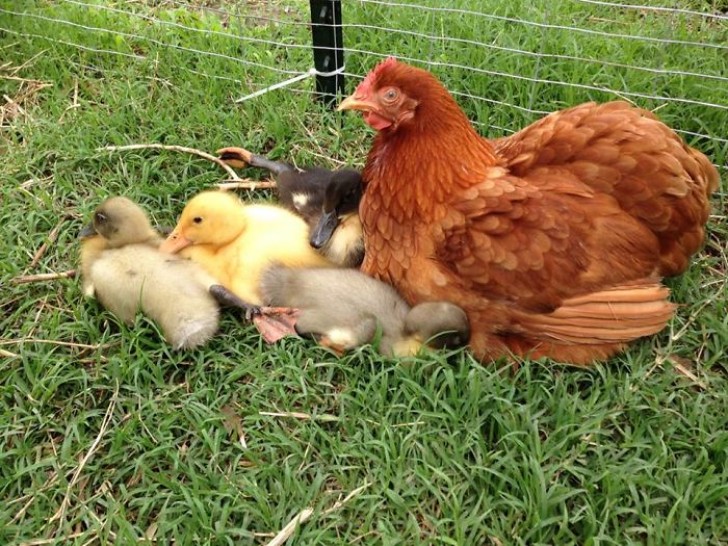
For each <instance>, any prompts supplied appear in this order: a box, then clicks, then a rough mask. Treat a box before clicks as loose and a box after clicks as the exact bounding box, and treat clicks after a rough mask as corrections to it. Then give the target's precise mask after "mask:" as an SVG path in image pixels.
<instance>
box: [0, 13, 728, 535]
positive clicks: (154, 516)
mask: <svg viewBox="0 0 728 546" xmlns="http://www.w3.org/2000/svg"><path fill="white" fill-rule="evenodd" d="M88 3H92V4H94V5H95V7H94V6H89V5H87V4H88ZM197 3H198V4H200V5H204V6H206V9H204V10H202V9H199V10H198V9H190V7H189V6H186V5H184V4H183V3H180V2H172V1H151V0H146V1H143V2H142V1H135V2H126V1H107V2H103V3H101V2H87V3H86V4H84V3H82V2H76V1H70V0H65V1H50V0H24V1H21V0H10V1H4V2H0V97H3V100H2V101H0V105H2V115H1V116H0V119H1V121H2V124H1V125H2V128H1V132H0V157H1V158H2V159H1V160H0V220H1V223H2V225H3V230H2V231H3V235H2V237H1V238H0V256H2V260H1V261H0V291H1V294H2V295H1V297H0V306H1V309H2V313H1V314H0V351H1V352H0V434H1V438H2V440H1V443H0V501H1V502H0V544H15V545H20V544H26V545H31V544H35V545H39V544H56V543H57V544H78V545H87V544H137V543H149V544H152V543H155V542H156V543H159V544H169V543H172V542H173V541H174V543H176V544H195V545H197V544H265V543H267V542H268V541H269V540H271V538H272V537H273V536H274V535H275V534H276V533H277V532H278V531H279V530H280V529H282V528H283V527H284V526H285V525H286V524H287V523H288V522H289V521H290V520H291V519H292V518H294V517H295V516H296V515H297V514H298V513H299V512H301V511H302V510H304V509H305V508H307V507H311V508H312V509H313V514H312V515H311V518H310V519H309V520H308V521H307V522H305V523H302V524H301V525H300V526H299V528H298V529H297V530H296V532H295V534H294V535H293V538H292V539H291V543H295V544H302V545H303V544H305V545H310V544H352V543H353V544H392V545H394V544H407V545H410V544H412V545H414V544H451V545H455V544H458V545H459V544H463V545H481V544H483V545H485V544H492V545H495V546H500V545H506V544H524V545H526V544H528V545H531V544H580V545H581V544H595V545H596V544H615V545H624V544H631V543H634V544H654V545H667V544H712V545H719V544H726V543H728V502H726V498H728V467H727V461H728V381H727V380H726V374H727V373H728V357H727V356H726V351H727V350H728V312H727V308H728V290H726V275H727V274H728V254H727V251H726V240H727V238H728V219H727V217H726V192H725V186H723V187H722V188H721V190H720V191H719V192H718V193H717V194H716V196H715V198H714V215H713V216H712V218H711V221H710V224H709V236H708V241H707V243H706V247H705V249H704V250H703V251H702V252H701V253H700V254H699V255H697V256H696V257H695V260H694V265H693V266H692V268H691V269H690V270H689V271H688V272H687V273H686V274H685V275H683V276H681V277H679V278H676V279H670V280H669V281H668V283H669V285H670V287H671V289H672V293H673V299H674V301H676V302H679V303H680V304H681V306H680V308H679V310H678V313H677V316H676V317H675V319H674V320H673V321H672V323H671V325H670V326H669V328H667V329H666V330H665V331H664V332H663V333H661V334H660V335H658V336H655V337H653V338H650V339H647V340H644V341H641V342H639V343H636V344H634V345H633V346H632V347H631V348H630V350H629V351H627V352H626V353H625V354H623V355H621V356H619V357H617V358H615V359H613V360H612V361H610V362H608V363H605V364H604V365H599V366H595V367H594V368H593V369H589V370H574V369H571V368H568V367H565V366H562V365H558V364H554V363H549V362H533V363H528V364H527V365H524V366H521V368H520V369H519V370H518V371H517V372H512V371H511V370H510V369H508V368H507V367H506V366H504V365H497V364H494V365H482V364H480V363H477V362H475V361H474V360H473V359H472V358H471V357H470V356H469V355H468V354H467V352H464V351H461V352H456V353H453V354H450V355H442V354H441V355H431V356H424V357H421V358H417V359H411V360H407V361H401V362H397V361H394V360H389V359H384V358H382V357H380V356H378V355H377V354H376V353H375V352H374V351H373V350H372V349H371V348H369V347H365V348H362V349H361V350H360V351H358V352H356V353H354V354H351V355H348V356H346V357H344V358H341V359H337V358H334V357H333V356H332V355H331V354H330V353H328V352H326V351H325V350H323V349H320V348H317V347H315V346H313V345H312V344H311V343H308V342H305V341H301V340H295V339H287V340H284V341H283V342H281V343H280V344H278V345H275V346H265V345H264V344H263V343H262V342H261V341H260V340H259V338H258V336H257V335H256V333H255V332H254V331H253V329H252V328H251V327H249V326H246V325H243V324H241V323H240V321H239V320H238V318H237V317H235V316H234V315H232V314H230V315H226V316H225V318H224V321H223V325H222V332H221V334H220V335H219V336H217V337H216V338H215V339H214V340H213V341H212V342H211V343H210V344H209V345H207V346H206V347H205V348H204V349H201V350H197V351H192V352H187V353H175V352H172V351H170V350H169V348H168V347H166V346H164V345H163V344H162V343H161V342H160V337H159V333H158V332H157V331H156V330H155V327H154V325H153V324H151V323H150V322H148V321H147V320H145V319H144V318H142V317H139V319H138V321H137V323H136V324H135V325H134V326H133V327H126V326H124V325H121V324H119V323H117V322H116V321H115V320H114V318H113V317H112V316H111V315H110V314H108V313H106V312H104V311H103V310H102V309H101V307H100V306H99V305H97V304H96V303H94V302H92V301H87V300H85V299H84V298H83V296H82V294H81V290H80V283H79V281H78V279H76V278H71V277H69V278H62V279H57V280H52V281H45V282H43V281H41V282H33V283H27V284H17V283H13V282H11V279H14V278H16V277H18V276H21V275H27V274H42V273H49V272H61V271H66V270H69V269H72V268H74V267H75V266H76V260H77V234H78V232H79V230H80V228H81V226H82V224H83V223H84V221H85V220H87V219H88V218H89V215H90V213H91V211H92V210H93V208H94V207H95V206H96V205H97V204H98V203H99V202H100V201H101V200H102V199H104V198H105V197H107V196H109V195H113V194H124V195H127V196H129V197H130V198H132V199H135V200H137V201H139V202H140V203H142V204H143V205H144V207H145V208H146V209H147V210H149V211H150V212H151V213H152V214H153V216H154V219H155V221H157V222H159V223H160V224H172V223H173V222H174V220H175V218H176V216H177V215H178V214H179V212H180V211H181V209H182V206H183V204H184V202H185V201H186V200H187V199H188V198H189V197H190V196H192V195H194V194H195V193H197V192H199V191H200V190H202V189H204V188H209V187H210V186H212V185H213V184H215V183H217V182H220V181H221V179H222V178H223V176H224V173H222V171H220V170H219V169H218V168H217V167H215V166H214V165H213V164H211V163H209V162H206V161H204V160H201V159H200V158H196V157H193V156H190V155H187V154H181V153H175V152H159V151H136V152H127V153H109V152H100V151H98V150H97V149H98V148H99V147H103V146H107V145H123V144H134V143H163V144H169V145H183V146H191V147H194V148H197V149H200V150H204V151H208V152H210V151H214V150H215V149H217V148H219V147H222V146H229V145H236V144H239V145H244V146H246V147H248V148H250V149H253V150H259V151H262V152H265V153H267V154H269V155H271V156H273V157H282V158H292V159H294V160H296V161H298V162H300V163H301V164H312V163H321V164H324V165H328V166H331V165H337V164H339V163H340V162H344V163H348V164H353V165H361V164H362V163H363V160H364V158H365V155H366V151H367V150H368V147H369V145H370V142H371V136H372V133H371V132H370V131H369V130H368V129H366V128H365V126H364V124H363V122H362V121H361V120H360V119H359V116H352V115H344V116H342V115H339V114H337V113H333V112H330V111H328V110H327V109H325V108H323V107H321V106H319V105H318V104H317V103H316V102H314V101H312V100H311V95H310V93H309V92H308V91H309V90H310V89H311V85H312V84H311V82H300V83H297V84H295V85H294V86H292V87H291V88H289V89H287V90H278V91H273V92H270V93H268V94H266V95H264V96H261V97H258V98H255V99H252V100H249V101H247V102H245V103H243V104H235V103H234V102H233V101H234V99H235V98H237V97H240V96H243V95H245V94H247V93H250V92H252V91H254V90H256V89H259V88H261V87H264V86H266V85H270V84H273V83H276V82H279V81H281V80H283V79H285V78H287V77H290V75H287V74H285V73H277V72H274V71H272V70H270V69H269V68H268V67H271V66H274V67H276V68H278V69H279V70H283V71H293V72H300V71H304V70H306V69H308V67H310V66H311V65H312V61H311V55H310V49H309V48H308V46H307V44H308V43H309V29H308V27H307V26H306V25H305V22H306V21H307V20H308V3H307V2H304V1H302V0H287V1H283V0H277V1H271V2H255V1H242V0H238V1H237V2H227V3H223V2H215V1H213V2H197ZM402 3H403V4H404V3H405V2H402ZM344 4H345V6H344V7H345V17H346V19H345V21H346V22H347V24H348V25H349V26H348V27H347V28H346V29H345V40H346V45H347V47H348V48H350V50H351V51H350V54H349V55H348V56H347V72H349V73H352V74H355V75H358V76H361V75H363V74H364V73H365V72H366V71H367V70H368V69H369V68H371V66H373V64H374V63H375V62H376V60H377V59H378V58H379V57H378V56H377V55H385V54H387V53H394V54H397V55H398V56H401V57H404V58H413V59H424V60H427V61H430V62H431V63H434V64H430V65H429V66H431V68H432V69H433V71H435V72H436V73H437V74H438V75H439V76H440V77H441V78H442V79H443V81H445V83H446V85H447V86H448V87H449V88H450V89H452V90H453V91H454V92H455V93H457V97H458V98H459V100H460V101H461V103H462V104H463V106H464V108H466V110H467V111H468V113H469V114H470V115H471V117H472V118H473V119H477V120H479V122H480V125H479V127H480V128H481V129H482V130H483V131H487V132H488V133H489V134H492V135H493V136H498V135H500V134H503V133H505V132H507V131H512V130H515V129H517V128H519V127H522V126H523V125H524V124H526V123H528V122H531V121H533V120H535V119H537V118H538V117H539V116H540V115H541V114H540V112H548V111H553V110H556V109H559V108H563V107H565V106H568V105H572V104H576V103H578V102H582V101H585V100H608V99H613V98H616V96H617V95H616V94H615V93H613V92H610V91H604V89H613V90H617V91H619V94H621V95H622V96H624V97H626V98H629V99H630V100H633V101H635V102H637V103H638V104H640V105H641V106H644V107H647V108H655V109H656V108H659V110H658V111H659V114H660V116H661V117H663V119H665V121H667V122H668V123H670V124H671V125H672V126H674V127H676V128H677V129H679V130H681V131H684V134H685V136H686V138H687V139H688V140H689V141H690V142H691V143H692V144H693V145H695V146H698V147H700V148H701V149H702V150H703V151H705V152H706V153H707V154H709V156H710V157H711V159H712V160H713V161H714V162H715V163H716V164H718V165H725V163H726V159H727V156H728V140H726V136H727V135H728V130H727V128H728V109H726V108H725V107H724V106H725V105H728V85H726V78H728V55H727V54H726V50H725V49H720V48H710V47H697V46H694V45H690V42H704V43H712V44H728V20H725V19H723V20H719V19H707V18H700V17H695V16H691V15H689V14H673V13H665V12H659V11H655V12H652V11H646V10H630V9H624V10H619V9H616V10H615V9H614V8H611V7H608V6H600V5H593V4H588V3H584V2H574V1H572V0H554V1H549V0H529V1H528V2H526V1H525V0H515V1H513V2H496V1H495V0H481V1H480V2H468V1H466V0H456V1H454V2H452V3H448V5H451V6H453V7H459V8H462V9H468V8H469V9H476V8H473V6H477V10H478V11H483V12H486V13H489V14H492V15H496V16H497V18H495V19H493V18H487V19H486V18H482V17H477V16H473V15H472V14H468V13H455V14H452V13H444V12H441V11H438V10H436V9H429V10H419V11H417V12H413V10H412V9H411V8H410V7H408V6H406V5H404V6H400V7H391V6H384V5H382V4H380V3H370V2H367V3H363V2H355V1H354V0H347V1H346V2H345V3H344ZM420 4H426V5H427V6H429V7H431V8H437V7H438V6H442V5H443V4H442V3H440V2H436V1H434V0H422V1H421V2H420ZM673 4H675V5H679V7H681V8H683V9H687V10H690V9H692V10H705V11H710V10H715V9H720V8H721V5H720V2H717V1H707V0H691V1H688V0H681V1H679V2H673ZM222 5H224V9H223V8H221V6H222ZM722 9H724V10H725V4H724V3H723V7H722ZM226 13H231V14H234V15H236V16H235V17H227V16H226V15H225V14H226ZM237 15H239V17H238V16H237ZM255 16H261V17H262V18H256V17H255ZM152 19H153V20H152ZM514 19H525V20H529V21H536V22H541V23H545V22H547V23H548V24H549V25H553V26H550V27H544V26H534V25H531V26H529V25H524V24H521V23H518V22H517V21H514ZM564 26H566V27H569V26H576V27H579V28H588V29H590V30H591V31H592V32H591V33H582V32H577V31H573V30H568V29H563V28H557V27H564ZM381 27H387V28H390V29H391V28H396V29H401V30H404V31H405V32H392V31H386V30H385V31H383V30H381ZM98 29H102V30H98ZM103 29H106V30H103ZM202 31H204V32H202ZM601 33H612V34H614V33H618V34H640V35H642V36H643V37H645V39H643V40H630V39H627V38H624V39H612V38H609V37H607V36H605V35H604V34H601ZM231 36H236V37H237V38H235V37H231ZM446 37H447V38H450V39H446ZM451 38H456V39H457V40H458V41H453V40H452V39H451ZM665 39H669V40H673V41H674V42H675V43H672V42H669V43H668V42H665V41H664V40H665ZM661 40H662V41H661ZM473 41H478V42H483V43H485V44H488V46H487V47H486V46H484V45H480V46H478V45H477V44H473V43H472V42H473ZM296 46H305V47H296ZM514 50H521V51H527V52H540V53H542V54H544V55H529V54H526V53H518V52H514ZM575 58H576V60H575ZM584 59H587V60H584ZM595 60H596V61H607V63H604V62H594V61H595ZM452 65H459V66H460V67H458V66H452ZM635 66H636V67H637V68H634V67H635ZM466 67H474V68H476V69H477V70H476V71H473V70H470V69H467V68H466ZM630 67H631V68H630ZM645 67H647V68H649V70H644V68H645ZM670 72H672V74H670ZM676 72H679V74H677V73H676ZM700 74H702V75H704V76H703V77H700V76H699V75H700ZM523 77H526V79H524V78H523ZM354 81H356V80H355V78H349V85H350V88H351V85H352V83H353V82H354ZM553 82H556V83H553ZM478 97H480V98H478ZM664 97H672V98H674V99H678V100H673V101H667V100H665V99H664ZM725 172H726V171H725V169H723V170H721V173H722V174H725ZM243 174H244V175H249V176H251V177H258V176H260V175H261V173H259V172H255V171H250V172H247V173H243ZM248 197H250V198H251V199H266V198H269V194H267V193H265V192H261V191H258V192H255V193H254V194H250V195H249V196H248ZM51 233H52V234H53V237H50V234H51ZM44 245H45V250H44V251H42V252H39V250H40V249H41V248H42V247H43V246H44ZM36 256H37V257H36ZM351 492H355V494H354V495H353V496H352V497H351V498H349V499H348V500H347V502H346V503H345V504H343V506H336V505H335V503H336V502H337V501H341V500H343V499H344V498H345V497H346V496H347V495H348V494H349V493H351Z"/></svg>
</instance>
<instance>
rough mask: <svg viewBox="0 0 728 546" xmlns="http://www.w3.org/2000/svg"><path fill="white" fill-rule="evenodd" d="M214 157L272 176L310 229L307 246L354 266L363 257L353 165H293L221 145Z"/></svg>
mask: <svg viewBox="0 0 728 546" xmlns="http://www.w3.org/2000/svg"><path fill="white" fill-rule="evenodd" d="M217 154H218V156H219V157H220V159H222V160H223V161H225V162H226V163H227V164H228V165H230V166H231V167H234V168H237V169H240V168H243V167H246V166H248V165H249V166H252V167H259V168H262V169H267V170H268V171H270V172H271V173H272V174H273V177H274V178H275V180H276V186H277V189H278V199H279V201H280V203H281V205H283V206H284V207H286V208H287V209H289V210H292V211H293V212H295V213H296V214H298V215H299V216H301V217H302V218H303V219H304V220H305V221H306V223H307V224H308V225H309V228H310V230H311V238H310V243H311V245H312V246H313V247H314V248H316V249H318V250H319V251H320V252H321V253H322V254H323V255H324V256H326V257H327V258H328V259H329V260H331V261H332V262H334V263H335V264H337V265H341V266H344V267H356V266H358V265H360V264H361V262H362V260H363V259H364V238H363V232H362V227H361V222H360V221H359V201H360V200H361V196H362V179H361V174H360V173H359V172H358V171H355V170H354V169H339V170H335V171H332V170H329V169H324V168H322V167H308V168H306V169H302V170H300V169H297V168H296V167H294V166H293V165H291V164H289V163H284V162H279V161H273V160H270V159H268V158H266V157H263V156H260V155H257V154H253V153H251V152H249V151H248V150H246V149H244V148H235V147H230V148H222V149H220V150H218V151H217Z"/></svg>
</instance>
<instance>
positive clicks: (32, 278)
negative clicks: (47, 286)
mask: <svg viewBox="0 0 728 546" xmlns="http://www.w3.org/2000/svg"><path fill="white" fill-rule="evenodd" d="M75 275H76V270H75V269H69V270H68V271H61V272H59V273H39V274H37V275H20V276H19V277H14V278H12V279H10V282H11V283H12V284H28V283H31V282H45V281H55V280H57V279H67V278H69V277H74V276H75Z"/></svg>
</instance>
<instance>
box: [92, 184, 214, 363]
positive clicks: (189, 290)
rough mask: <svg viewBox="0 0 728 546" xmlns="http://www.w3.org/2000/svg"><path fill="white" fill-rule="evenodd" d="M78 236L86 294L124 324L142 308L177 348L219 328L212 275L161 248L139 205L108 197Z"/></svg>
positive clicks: (190, 345) (194, 343)
mask: <svg viewBox="0 0 728 546" xmlns="http://www.w3.org/2000/svg"><path fill="white" fill-rule="evenodd" d="M81 237H82V238H83V240H82V242H81V273H82V277H83V281H82V282H83V292H84V295H86V296H89V297H93V296H95V297H96V298H97V299H98V300H99V301H100V302H101V304H102V305H103V306H104V307H106V308H107V309H108V310H109V311H111V312H112V313H113V314H114V315H116V316H117V317H118V318H119V319H121V320H122V321H124V322H126V323H127V324H131V323H133V321H134V318H135V317H136V314H137V313H138V312H139V311H142V312H143V313H144V314H145V315H147V316H148V317H150V318H151V319H153V320H154V321H155V322H156V323H157V324H158V325H159V327H160V328H161V330H162V332H163V334H164V337H165V339H166V340H167V341H168V342H169V343H170V344H171V345H172V346H173V347H174V348H175V349H189V348H193V347H196V346H199V345H202V344H203V343H205V342H206V341H207V340H208V339H210V338H211V337H212V336H213V334H214V333H215V332H216V331H217V328H218V322H219V308H218V304H217V302H216V300H215V298H214V297H213V296H212V295H211V294H210V293H209V292H208V289H209V288H210V287H211V286H212V285H214V284H215V283H216V281H215V280H214V279H213V278H212V277H211V276H210V275H208V274H207V273H206V272H205V271H204V270H203V269H202V268H201V267H199V266H198V265H197V264H195V263H192V262H189V261H187V260H182V259H179V258H176V257H173V256H169V255H167V254H162V253H161V252H159V250H158V249H157V247H158V246H159V244H160V242H161V239H160V237H159V235H158V234H157V233H156V232H155V231H154V229H153V228H152V226H151V224H150V223H149V219H148V218H147V216H146V214H145V213H144V211H143V210H142V209H141V208H140V207H139V206H138V205H136V204H135V203H133V202H132V201H130V200H129V199H126V198H124V197H112V198H110V199H107V200H106V201H104V202H103V203H102V204H101V205H100V206H99V207H98V208H97V209H96V211H95V213H94V218H93V221H92V222H91V223H90V224H89V225H88V226H87V227H86V228H85V229H84V230H83V231H82V232H81Z"/></svg>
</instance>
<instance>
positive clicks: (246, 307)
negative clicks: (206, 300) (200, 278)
mask: <svg viewBox="0 0 728 546" xmlns="http://www.w3.org/2000/svg"><path fill="white" fill-rule="evenodd" d="M209 292H210V295H212V297H213V298H215V300H217V303H218V304H220V306H221V307H235V308H237V309H242V310H243V311H244V312H245V320H248V321H249V320H252V319H253V318H254V317H256V316H258V315H260V312H261V311H260V306H259V305H253V304H252V303H248V302H246V301H243V300H242V299H240V298H239V297H238V296H236V295H235V294H233V293H232V292H231V291H230V290H228V289H227V288H225V287H224V286H223V285H221V284H213V285H212V286H210V288H209Z"/></svg>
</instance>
